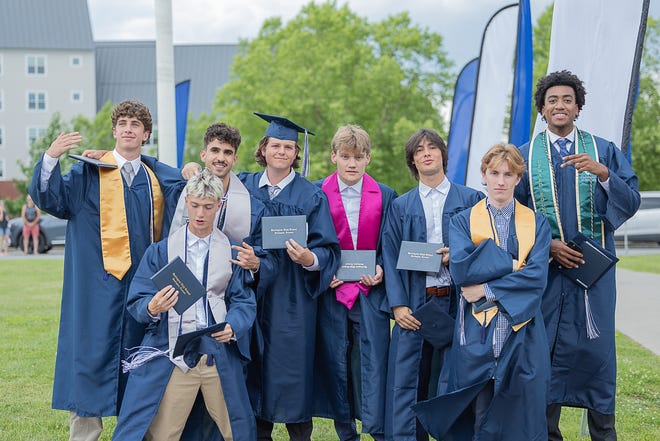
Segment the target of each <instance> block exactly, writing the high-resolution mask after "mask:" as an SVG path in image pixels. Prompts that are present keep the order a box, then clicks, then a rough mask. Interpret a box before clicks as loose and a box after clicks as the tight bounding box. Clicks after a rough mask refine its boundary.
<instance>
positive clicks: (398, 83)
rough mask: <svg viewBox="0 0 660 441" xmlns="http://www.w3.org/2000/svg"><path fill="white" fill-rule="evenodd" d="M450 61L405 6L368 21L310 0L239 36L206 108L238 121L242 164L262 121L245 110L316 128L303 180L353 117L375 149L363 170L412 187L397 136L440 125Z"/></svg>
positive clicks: (319, 171)
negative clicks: (224, 79) (292, 13)
mask: <svg viewBox="0 0 660 441" xmlns="http://www.w3.org/2000/svg"><path fill="white" fill-rule="evenodd" d="M450 68H451V62H450V61H449V60H448V58H447V54H446V52H445V50H444V49H443V47H442V37H441V36H440V35H439V34H435V33H432V32H429V31H428V30H427V29H423V28H420V27H418V26H414V25H413V24H411V21H410V18H409V16H408V14H407V13H401V14H397V15H394V16H391V17H388V18H387V19H385V20H383V21H381V22H378V23H369V22H367V20H366V19H364V18H362V17H360V16H358V15H356V14H355V13H354V12H352V11H351V10H350V9H349V8H348V6H346V5H344V6H341V7H339V6H337V4H336V2H334V1H333V2H325V3H320V4H317V3H314V2H312V3H309V4H308V5H306V6H304V7H303V8H302V10H301V11H300V13H298V15H297V16H296V17H294V18H293V19H292V20H291V21H290V22H289V23H288V24H286V25H283V24H282V21H281V20H280V19H279V18H271V19H269V20H266V22H265V23H264V24H263V26H262V28H261V30H260V32H259V35H258V36H257V37H256V38H255V39H254V40H252V41H242V42H241V49H240V50H239V54H238V55H237V56H236V58H235V59H234V62H233V65H232V76H231V77H232V80H231V81H230V82H229V83H227V84H226V85H225V86H224V87H223V89H221V90H220V91H219V93H218V96H217V97H216V101H215V103H214V108H213V110H214V115H212V116H213V117H214V118H213V119H222V120H223V121H226V122H227V123H229V124H232V125H235V126H237V127H239V128H240V130H241V134H242V136H243V145H244V147H242V149H244V150H241V151H242V153H241V154H240V155H239V164H238V167H237V168H239V169H243V170H257V169H258V168H259V167H258V166H257V165H256V164H255V163H254V159H253V152H254V148H255V146H256V145H257V142H258V140H259V139H260V137H261V136H262V135H263V133H264V130H265V123H264V122H263V121H262V120H260V119H259V118H257V117H256V116H254V115H252V112H253V111H259V112H264V113H271V114H277V115H282V116H286V117H288V118H290V119H291V120H292V121H295V122H297V123H299V124H300V125H303V126H306V127H308V128H309V129H310V130H311V131H313V132H314V133H315V134H316V136H315V137H310V146H311V148H310V151H311V155H310V156H311V170H310V179H318V178H321V177H323V176H325V175H326V174H328V173H330V172H331V171H332V169H333V166H332V164H331V162H330V159H329V157H330V148H329V145H330V141H331V139H332V136H333V134H334V132H335V131H336V129H337V127H338V126H340V125H343V124H347V123H354V124H359V125H361V126H362V127H364V128H365V129H366V130H367V131H368V132H369V134H370V136H371V140H372V144H373V147H374V148H373V152H372V164H371V165H370V167H369V171H370V173H371V174H372V175H373V176H374V177H375V178H376V179H379V180H382V181H384V182H386V183H388V184H391V185H392V186H393V187H394V188H395V189H396V190H398V191H400V192H401V191H404V190H407V189H408V188H410V187H411V186H413V185H414V181H413V180H412V179H411V178H409V177H408V174H407V173H405V174H402V173H401V170H402V168H403V169H405V165H404V164H405V160H404V154H403V144H404V143H405V141H406V139H407V138H408V137H409V136H410V134H411V133H412V132H414V131H415V130H417V129H418V128H419V127H421V126H429V127H432V128H434V129H436V130H438V131H440V132H441V133H444V127H443V121H442V118H441V116H440V113H439V111H438V109H439V106H440V104H441V103H442V102H443V101H445V100H446V99H447V98H448V96H449V94H450V91H451V86H452V85H453V81H454V75H453V73H451V72H450ZM301 141H302V137H301ZM194 142H199V141H196V140H195V141H194Z"/></svg>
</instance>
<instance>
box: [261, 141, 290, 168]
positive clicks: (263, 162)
mask: <svg viewBox="0 0 660 441" xmlns="http://www.w3.org/2000/svg"><path fill="white" fill-rule="evenodd" d="M269 140H270V136H264V137H262V138H261V139H260V140H259V145H257V149H256V150H255V151H254V160H255V162H256V163H257V164H259V165H260V166H262V167H265V166H266V165H267V164H266V158H264V155H263V153H261V149H262V148H264V149H265V148H266V146H267V145H268V141H269ZM291 167H293V168H298V167H300V146H299V145H298V143H296V159H294V160H293V164H291Z"/></svg>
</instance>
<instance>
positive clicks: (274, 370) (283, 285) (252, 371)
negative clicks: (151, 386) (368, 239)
mask: <svg viewBox="0 0 660 441" xmlns="http://www.w3.org/2000/svg"><path fill="white" fill-rule="evenodd" d="M257 115H258V116H260V117H261V118H263V119H265V120H266V121H268V122H270V125H269V126H268V129H267V130H266V135H265V136H264V137H263V138H262V139H261V140H260V141H259V146H258V147H257V150H256V152H255V158H256V160H257V163H259V164H260V165H262V166H264V167H265V170H264V171H263V172H258V173H241V174H239V175H238V177H239V178H240V179H241V180H242V181H243V183H244V184H245V187H246V188H247V189H248V191H249V192H250V193H251V194H252V195H254V196H255V197H257V198H258V199H260V200H261V201H262V202H263V203H264V205H265V206H266V210H267V212H268V213H269V214H270V215H271V216H291V215H304V216H306V218H307V247H303V246H301V245H300V244H298V243H296V242H295V241H294V240H288V241H287V243H286V247H287V248H286V249H281V250H280V249H277V250H271V252H273V254H274V255H275V256H276V258H277V259H278V266H277V271H278V277H277V279H276V280H275V281H274V283H272V284H270V285H268V286H267V287H265V288H264V289H263V290H262V288H261V286H259V288H258V291H257V322H256V325H255V331H256V332H257V333H258V335H259V338H258V339H257V340H258V343H259V347H258V357H256V359H253V361H252V362H251V363H250V365H249V366H248V388H249V390H250V398H251V400H252V405H253V406H254V411H255V415H256V417H257V430H258V438H259V439H260V440H262V439H263V440H269V439H271V433H272V430H273V423H286V426H287V430H288V432H289V436H290V438H291V439H292V440H309V439H310V437H311V433H312V390H313V376H314V372H313V371H314V354H315V351H316V349H315V348H316V314H317V298H318V296H320V295H321V294H322V293H324V292H325V290H326V289H327V288H328V286H329V285H330V282H331V281H332V277H333V276H334V274H335V272H336V271H337V267H338V265H339V260H340V249H339V244H338V242H337V235H336V234H335V229H334V226H333V224H332V217H331V216H330V210H329V208H328V201H327V198H326V196H325V193H323V191H321V189H320V188H318V187H317V186H315V185H314V184H312V183H311V182H309V181H307V179H305V178H304V177H303V176H301V175H300V174H298V173H296V172H295V171H294V168H296V167H298V163H299V157H298V154H299V152H300V148H299V146H298V133H299V132H305V139H307V133H309V132H308V131H307V130H306V129H304V128H302V127H300V126H298V125H297V124H294V123H293V122H291V121H289V120H288V119H286V118H282V117H276V116H272V115H265V114H257ZM305 144H307V141H306V140H305Z"/></svg>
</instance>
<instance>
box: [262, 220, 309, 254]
mask: <svg viewBox="0 0 660 441" xmlns="http://www.w3.org/2000/svg"><path fill="white" fill-rule="evenodd" d="M261 234H262V245H261V247H262V248H263V249H265V250H272V249H282V248H286V244H285V243H284V242H286V241H287V240H289V239H293V240H295V241H296V243H298V245H300V246H301V247H306V246H307V218H306V216H303V215H300V216H264V217H262V218H261Z"/></svg>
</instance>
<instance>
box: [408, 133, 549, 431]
mask: <svg viewBox="0 0 660 441" xmlns="http://www.w3.org/2000/svg"><path fill="white" fill-rule="evenodd" d="M523 173H525V162H524V161H523V158H522V156H521V155H520V153H519V152H518V149H517V148H516V146H514V145H511V144H508V145H504V144H497V145H495V146H493V147H492V148H491V149H489V150H488V152H486V154H485V155H484V157H483V158H482V160H481V174H482V179H483V181H484V182H485V185H486V190H487V193H488V197H487V199H485V200H481V201H479V202H478V203H477V204H476V205H475V206H474V207H471V208H469V209H467V210H465V211H462V212H461V213H459V214H457V215H456V216H454V217H453V218H452V220H451V223H450V227H449V246H450V249H451V256H450V266H449V267H450V270H451V276H452V279H453V281H454V283H456V286H457V288H458V289H460V294H459V307H458V312H457V318H456V324H455V326H454V339H453V345H452V348H451V350H450V352H449V354H448V357H447V362H446V364H445V366H443V372H442V377H443V378H445V379H446V381H447V383H446V384H443V387H442V388H440V390H439V391H438V392H439V396H438V397H436V398H434V399H432V400H430V401H427V402H424V403H420V404H418V405H416V406H415V411H416V413H417V414H418V417H419V419H420V421H422V422H423V424H424V427H426V428H427V429H428V431H429V433H430V434H431V435H432V436H433V437H435V438H436V439H445V437H446V436H447V435H448V434H450V436H449V438H451V439H452V440H455V441H471V440H477V439H478V440H484V441H486V440H490V441H498V440H507V441H544V440H545V439H546V421H545V393H546V389H547V385H548V379H549V376H550V358H549V355H548V351H547V339H546V335H545V326H544V325H543V315H542V314H541V298H542V296H543V290H544V289H545V284H546V276H547V272H548V265H547V260H548V257H547V256H548V250H549V248H550V226H549V225H548V221H547V219H546V218H545V217H544V216H543V215H541V214H538V213H534V212H533V211H532V210H530V209H529V208H527V207H525V206H524V205H522V204H521V203H520V202H518V201H516V200H515V199H514V198H513V192H514V189H515V186H516V184H517V183H518V182H519V181H520V178H521V176H522V175H523Z"/></svg>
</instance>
